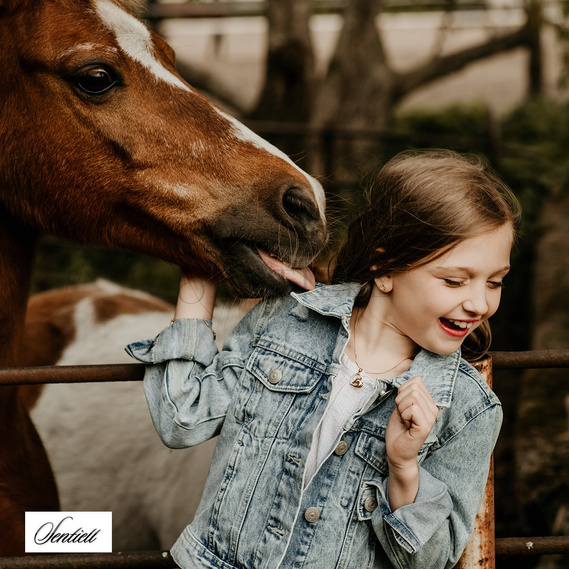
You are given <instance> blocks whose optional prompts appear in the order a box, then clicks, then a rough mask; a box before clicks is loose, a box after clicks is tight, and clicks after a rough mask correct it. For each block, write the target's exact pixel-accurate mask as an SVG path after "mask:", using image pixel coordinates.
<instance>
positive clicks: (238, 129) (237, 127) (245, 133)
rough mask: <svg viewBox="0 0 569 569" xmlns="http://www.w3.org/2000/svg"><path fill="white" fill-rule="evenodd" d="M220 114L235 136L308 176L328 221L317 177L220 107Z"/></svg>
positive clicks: (324, 219) (321, 189)
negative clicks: (228, 123) (230, 126)
mask: <svg viewBox="0 0 569 569" xmlns="http://www.w3.org/2000/svg"><path fill="white" fill-rule="evenodd" d="M217 111H218V112H219V114H220V115H221V116H222V117H223V118H225V119H227V120H228V121H229V122H230V123H231V124H232V125H233V127H234V132H235V136H237V138H239V139H240V140H244V141H245V142H251V143H252V144H254V145H255V146H257V147H258V148H262V149H263V150H266V151H267V152H270V153H271V154H274V155H275V156H278V157H279V158H282V159H283V160H285V161H286V162H288V163H289V164H290V165H292V166H294V167H295V168H296V169H297V170H298V171H299V172H300V173H301V174H302V175H304V176H305V177H306V179H307V180H308V181H309V182H310V186H311V187H312V191H313V192H314V198H315V199H316V203H317V204H318V209H319V210H320V217H321V218H322V221H323V222H324V223H326V214H325V210H326V205H325V204H326V198H325V195H324V189H323V188H322V185H321V184H320V182H318V181H317V180H316V179H315V178H313V177H312V176H310V175H308V174H307V173H306V172H305V171H304V170H303V169H302V168H299V167H298V166H297V165H296V164H295V163H294V162H293V161H292V160H291V159H290V158H289V157H288V156H287V155H286V154H285V153H284V152H283V151H282V150H279V149H278V148H277V147H276V146H273V145H272V144H271V143H270V142H267V141H266V140H265V139H264V138H261V137H260V136H259V135H258V134H255V133H254V132H253V131H252V130H251V129H250V128H247V127H246V126H245V125H244V124H242V123H240V122H239V121H238V120H237V119H235V118H233V117H232V116H231V115H228V114H227V113H225V112H223V111H222V110H220V109H217Z"/></svg>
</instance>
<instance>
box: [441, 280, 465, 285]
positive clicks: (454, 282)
mask: <svg viewBox="0 0 569 569" xmlns="http://www.w3.org/2000/svg"><path fill="white" fill-rule="evenodd" d="M443 280H444V281H445V284H447V285H448V286H454V287H459V286H463V285H464V282H462V281H453V280H452V279H443Z"/></svg>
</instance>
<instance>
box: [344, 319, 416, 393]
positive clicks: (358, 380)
mask: <svg viewBox="0 0 569 569" xmlns="http://www.w3.org/2000/svg"><path fill="white" fill-rule="evenodd" d="M357 324H358V323H357V318H356V322H355V323H354V360H355V364H356V365H357V366H358V371H357V372H356V373H355V374H354V375H353V376H352V378H351V379H350V385H351V386H352V387H355V388H356V389H360V387H363V385H364V378H363V377H362V372H364V373H367V374H368V375H370V374H371V375H383V374H384V373H387V372H389V371H391V370H394V369H395V368H396V367H397V366H399V365H401V364H402V363H403V362H404V361H405V360H406V359H408V356H405V357H404V358H403V359H402V360H401V361H400V362H397V363H396V364H395V365H394V366H393V367H390V368H389V369H386V370H384V371H368V372H366V371H365V370H364V368H363V367H362V366H361V365H360V364H359V363H358V349H357V347H356V327H357Z"/></svg>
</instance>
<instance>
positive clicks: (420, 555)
mask: <svg viewBox="0 0 569 569" xmlns="http://www.w3.org/2000/svg"><path fill="white" fill-rule="evenodd" d="M501 423H502V407H501V405H500V404H499V403H496V404H494V405H492V406H490V407H487V408H486V409H484V410H483V411H481V412H479V413H478V414H477V415H475V416H473V417H470V418H468V419H466V420H465V424H464V425H463V426H462V428H461V429H460V430H459V431H458V432H456V433H452V435H451V436H450V438H449V440H447V441H446V442H445V443H444V444H442V445H441V446H440V447H439V448H437V449H436V450H434V451H433V452H431V454H430V455H429V456H428V457H427V458H426V459H425V460H424V461H423V463H422V464H421V465H420V466H419V491H418V493H417V497H416V499H415V501H414V502H413V503H412V504H409V505H407V506H403V507H401V508H398V509H397V510H395V511H394V512H392V511H391V509H390V507H389V498H388V494H387V484H388V479H387V478H386V479H385V480H384V481H383V483H382V484H381V485H380V486H378V487H377V489H376V490H377V492H376V495H377V499H378V508H377V509H376V510H375V511H374V512H373V515H372V524H373V527H374V530H375V532H376V534H377V536H378V539H379V541H380V542H381V545H382V546H383V548H384V550H385V553H386V554H387V556H388V557H389V558H390V560H391V562H392V563H393V565H394V566H395V567H397V568H400V569H448V568H450V567H453V566H454V565H455V564H456V563H457V562H458V560H459V559H460V556H461V554H462V552H463V550H464V548H465V547H466V545H467V543H468V541H469V540H470V537H471V535H472V531H473V528H474V520H475V517H476V514H477V513H478V510H479V508H480V505H481V503H482V498H483V495H484V489H485V487H486V482H487V479H488V471H489V466H490V460H491V454H492V450H493V448H494V445H495V443H496V440H497V438H498V433H499V430H500V426H501Z"/></svg>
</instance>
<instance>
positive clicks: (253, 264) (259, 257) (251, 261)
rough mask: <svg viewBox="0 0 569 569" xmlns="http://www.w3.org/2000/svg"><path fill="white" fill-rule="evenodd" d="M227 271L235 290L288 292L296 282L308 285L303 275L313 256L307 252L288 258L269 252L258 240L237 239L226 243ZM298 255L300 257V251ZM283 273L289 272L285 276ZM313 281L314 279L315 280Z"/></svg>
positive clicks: (255, 293) (243, 292)
mask: <svg viewBox="0 0 569 569" xmlns="http://www.w3.org/2000/svg"><path fill="white" fill-rule="evenodd" d="M223 251H224V257H225V263H224V271H223V272H224V273H225V276H226V277H227V279H228V280H229V284H230V286H231V288H232V289H233V292H234V293H236V294H237V295H238V296H245V297H251V298H255V297H263V296H275V295H283V294H287V293H289V292H290V291H291V290H292V287H293V286H294V285H298V286H300V287H301V288H306V285H305V282H303V280H302V275H305V274H306V272H305V271H301V269H303V268H305V267H306V266H307V265H308V264H309V262H310V261H311V260H312V257H313V255H312V256H310V257H309V256H307V255H303V259H302V261H299V260H298V259H297V260H296V261H295V262H290V261H287V260H286V259H283V257H281V256H278V255H275V254H273V253H270V252H268V251H267V250H266V249H265V248H262V247H261V246H260V245H259V244H256V243H247V242H243V241H233V242H231V243H226V246H225V247H223ZM295 257H299V255H298V252H297V254H296V255H295ZM281 273H284V274H286V276H287V278H285V277H284V276H283V275H282V274H281ZM312 284H313V283H312Z"/></svg>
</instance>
